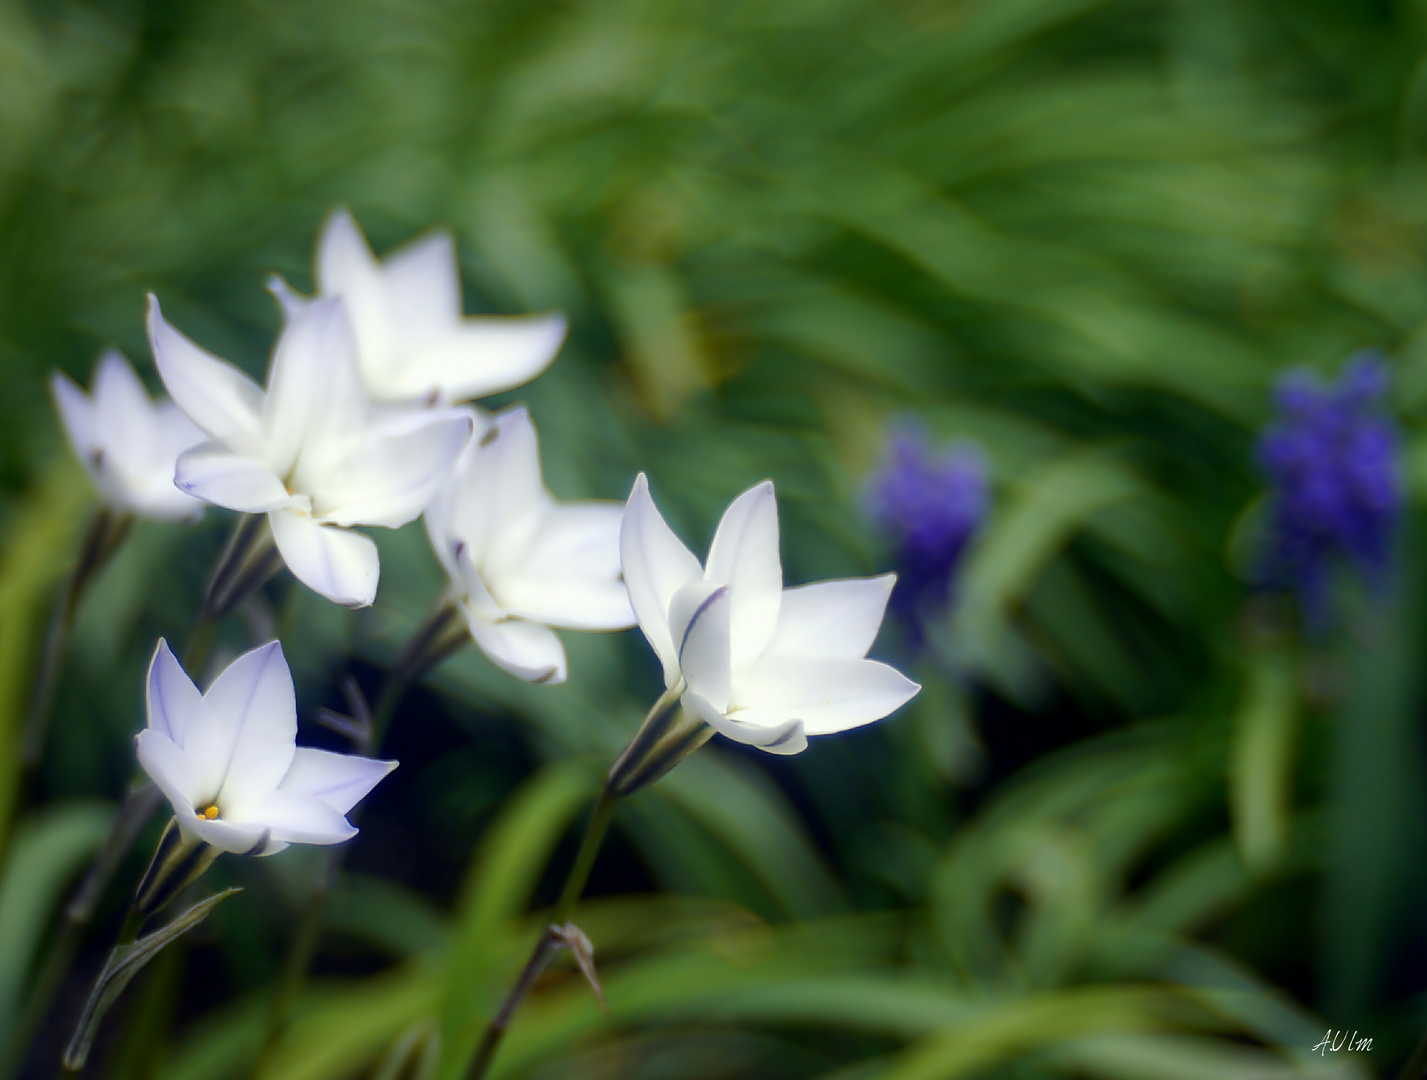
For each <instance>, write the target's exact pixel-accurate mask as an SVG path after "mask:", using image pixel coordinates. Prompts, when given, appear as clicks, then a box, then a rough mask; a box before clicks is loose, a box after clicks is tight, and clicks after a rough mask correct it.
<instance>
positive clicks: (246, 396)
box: [148, 293, 263, 445]
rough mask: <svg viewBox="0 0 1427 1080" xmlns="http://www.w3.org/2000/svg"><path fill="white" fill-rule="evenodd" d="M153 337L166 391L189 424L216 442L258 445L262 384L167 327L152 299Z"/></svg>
mask: <svg viewBox="0 0 1427 1080" xmlns="http://www.w3.org/2000/svg"><path fill="white" fill-rule="evenodd" d="M148 331H149V345H150V347H151V348H152V349H153V351H154V363H155V364H157V365H158V369H159V375H160V376H161V377H162V378H163V381H164V386H165V387H167V389H168V392H169V394H170V395H171V396H172V397H173V399H174V401H176V402H178V407H179V408H181V409H182V410H183V411H184V412H185V413H187V414H188V418H189V419H190V420H192V421H193V422H194V423H195V424H197V425H198V426H199V427H200V428H202V429H203V430H204V432H206V433H207V434H208V435H209V436H210V437H211V438H214V439H228V440H239V441H241V442H242V443H243V444H244V445H256V444H257V443H258V442H259V441H260V439H261V437H262V411H263V392H262V390H261V389H260V388H259V387H258V385H257V383H255V382H253V380H252V379H250V378H248V377H247V376H246V375H244V374H243V373H242V372H241V371H239V370H238V369H237V368H235V367H234V366H233V365H232V364H229V363H228V362H227V361H225V360H220V359H218V357H216V356H214V355H213V354H212V353H210V352H207V351H205V350H204V349H200V348H199V347H198V346H197V345H195V344H194V343H193V342H191V341H189V340H188V338H186V337H184V336H183V335H182V334H180V333H179V332H178V331H177V330H175V329H174V328H173V327H172V326H170V325H169V324H168V323H167V322H165V321H164V317H163V312H162V311H160V310H159V302H158V300H157V298H155V297H154V295H153V294H152V293H150V294H149V312H148Z"/></svg>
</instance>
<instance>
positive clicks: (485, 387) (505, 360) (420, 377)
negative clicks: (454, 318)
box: [380, 313, 568, 402]
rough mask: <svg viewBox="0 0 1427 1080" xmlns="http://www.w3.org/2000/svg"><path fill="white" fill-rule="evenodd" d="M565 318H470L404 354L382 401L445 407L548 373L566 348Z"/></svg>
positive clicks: (394, 366)
mask: <svg viewBox="0 0 1427 1080" xmlns="http://www.w3.org/2000/svg"><path fill="white" fill-rule="evenodd" d="M567 329H568V324H567V323H566V322H565V318H564V316H563V315H558V314H553V313H552V314H545V315H482V316H470V317H467V318H465V319H463V320H462V321H461V325H460V326H459V327H457V328H456V329H455V330H453V331H451V332H450V333H448V334H446V335H444V336H442V337H440V338H437V339H435V340H433V341H430V342H428V343H426V344H424V345H421V346H417V347H414V348H411V349H410V350H408V351H406V353H405V355H404V357H403V359H402V361H401V362H400V363H394V364H392V365H391V367H390V369H389V370H388V372H387V373H386V377H385V378H384V379H383V384H382V386H381V387H380V393H381V396H382V397H383V398H386V399H394V398H420V397H425V396H427V395H429V394H431V393H433V392H434V393H435V394H437V395H438V396H439V397H440V398H441V400H443V401H447V402H458V401H470V400H471V399H472V398H478V397H486V396H488V395H490V394H498V393H500V392H501V391H502V390H510V389H512V388H513V387H516V386H521V385H523V384H525V383H528V382H529V381H530V380H531V379H533V378H535V376H537V375H539V374H540V373H541V372H542V371H544V370H545V369H546V368H548V367H549V366H550V365H551V363H553V362H554V360H555V357H556V355H557V354H558V353H559V352H560V346H561V345H563V344H564V343H565V333H566V330H567Z"/></svg>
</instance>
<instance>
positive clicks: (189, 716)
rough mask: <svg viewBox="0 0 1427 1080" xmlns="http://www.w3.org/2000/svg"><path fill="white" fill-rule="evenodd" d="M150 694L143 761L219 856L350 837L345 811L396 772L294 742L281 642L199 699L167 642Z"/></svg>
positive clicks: (189, 826)
mask: <svg viewBox="0 0 1427 1080" xmlns="http://www.w3.org/2000/svg"><path fill="white" fill-rule="evenodd" d="M147 697H148V714H149V718H148V726H147V727H146V728H145V729H144V730H143V731H141V732H139V734H138V736H137V737H136V739H135V746H136V748H137V751H138V757H139V764H140V765H141V766H142V767H143V770H144V772H146V773H148V774H149V778H150V779H151V780H153V782H154V783H155V784H156V785H157V786H158V788H159V790H160V791H162V792H163V793H164V795H165V796H167V797H168V801H169V802H170V803H171V804H172V805H173V813H174V818H175V820H177V822H178V827H179V828H180V829H181V830H182V832H183V834H184V836H185V837H187V838H189V839H193V840H200V841H202V842H204V843H206V844H210V845H212V846H213V847H215V848H218V849H219V850H220V851H231V852H237V853H245V854H254V855H271V854H273V853H274V852H278V851H281V850H282V849H283V848H285V847H287V846H288V845H289V844H340V843H341V842H342V841H344V840H350V839H351V838H352V837H353V836H356V835H357V830H356V828H355V827H354V826H352V825H351V824H350V823H348V821H347V818H346V814H347V811H349V810H351V809H352V807H353V806H355V805H356V804H357V802H358V801H359V800H360V799H361V798H362V797H363V796H364V795H366V794H367V792H369V791H371V790H372V788H374V787H375V786H376V784H377V781H379V780H381V778H382V777H384V776H386V774H387V773H389V772H391V771H392V769H394V768H396V762H395V761H375V760H372V759H371V758H364V757H357V756H356V755H354V754H334V753H332V752H330V751H327V750H314V749H310V748H308V747H301V748H299V747H298V746H297V745H296V740H297V704H296V700H295V698H294V695H293V689H292V674H291V673H290V672H289V671H288V667H287V660H286V659H285V658H284V657H283V655H282V646H281V645H280V644H279V643H278V642H276V641H270V642H268V643H267V644H266V645H259V646H258V647H257V648H256V649H253V650H252V651H251V652H246V653H244V654H243V655H242V656H240V657H238V659H236V660H234V661H233V662H232V663H231V664H229V665H228V666H227V667H226V668H225V669H224V670H223V672H222V673H221V674H220V675H219V676H218V677H217V678H216V679H214V680H213V685H212V686H210V687H209V688H208V690H207V692H206V693H202V694H200V693H199V692H198V688H197V687H196V686H194V685H193V681H192V680H191V679H189V677H188V675H187V674H186V673H185V672H184V670H183V668H182V667H181V666H180V665H179V662H178V661H177V660H176V659H175V658H174V655H173V653H172V652H170V651H169V647H168V642H166V641H163V640H162V639H160V641H159V644H158V648H156V649H155V650H154V658H153V660H152V661H151V662H150V664H149V680H148V695H147Z"/></svg>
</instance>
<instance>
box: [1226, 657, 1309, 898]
mask: <svg viewBox="0 0 1427 1080" xmlns="http://www.w3.org/2000/svg"><path fill="white" fill-rule="evenodd" d="M1245 681H1246V685H1245V687H1244V691H1243V700H1242V702H1241V703H1240V705H1239V709H1238V712H1237V714H1236V715H1235V717H1234V731H1233V744H1232V748H1231V751H1230V755H1231V756H1230V764H1229V812H1230V816H1231V819H1232V821H1233V829H1234V844H1235V846H1236V847H1237V848H1238V852H1239V858H1241V859H1242V860H1243V862H1244V866H1245V867H1246V868H1247V869H1248V871H1249V873H1251V874H1253V875H1254V876H1255V877H1262V876H1264V875H1266V874H1269V873H1271V872H1272V871H1273V870H1274V869H1275V868H1276V867H1277V866H1278V864H1279V863H1280V862H1281V861H1282V860H1283V857H1284V854H1285V853H1286V852H1287V850H1288V838H1289V829H1290V815H1291V804H1292V798H1293V790H1292V781H1293V744H1294V732H1295V728H1296V726H1297V716H1298V701H1297V698H1298V694H1297V670H1296V665H1295V664H1294V661H1293V657H1292V656H1291V655H1290V654H1289V653H1287V652H1286V651H1284V650H1282V649H1274V650H1266V651H1263V652H1260V653H1257V654H1254V655H1251V656H1250V657H1249V659H1248V661H1247V671H1246V680H1245Z"/></svg>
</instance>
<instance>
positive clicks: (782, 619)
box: [764, 574, 897, 659]
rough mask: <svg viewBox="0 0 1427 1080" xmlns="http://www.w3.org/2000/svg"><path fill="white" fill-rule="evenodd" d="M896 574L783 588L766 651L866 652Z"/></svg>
mask: <svg viewBox="0 0 1427 1080" xmlns="http://www.w3.org/2000/svg"><path fill="white" fill-rule="evenodd" d="M896 581H897V575H896V574H883V575H882V576H881V577H875V578H847V579H845V580H841V581H820V582H818V583H817V584H815V585H802V586H799V587H798V588H796V589H784V590H783V604H782V607H781V608H780V609H779V611H778V628H777V630H775V631H774V633H773V640H772V641H770V642H769V643H768V649H767V651H766V653H765V654H764V655H766V656H773V655H779V656H785V655H786V656H843V657H848V658H850V659H856V658H858V657H862V656H866V655H867V650H868V649H870V648H872V643H873V642H874V641H876V640H877V631H878V630H879V629H880V628H881V626H882V615H883V613H884V612H885V611H886V609H887V598H888V597H889V596H891V595H892V586H893V585H894V584H896Z"/></svg>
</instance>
